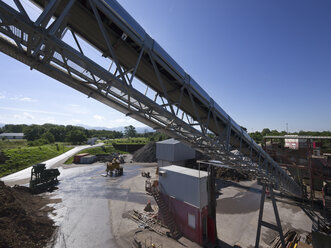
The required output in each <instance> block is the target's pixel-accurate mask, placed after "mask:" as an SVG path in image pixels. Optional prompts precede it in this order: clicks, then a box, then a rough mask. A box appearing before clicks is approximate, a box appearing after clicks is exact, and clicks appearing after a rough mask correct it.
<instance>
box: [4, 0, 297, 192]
mask: <svg viewBox="0 0 331 248" xmlns="http://www.w3.org/2000/svg"><path fill="white" fill-rule="evenodd" d="M35 2H36V1H35ZM37 2H38V3H39V4H41V5H42V6H43V7H44V10H43V12H42V13H41V14H40V16H39V17H38V18H37V20H36V22H32V21H31V20H30V18H29V16H28V14H27V13H26V12H25V10H24V8H23V6H21V5H20V4H19V1H15V3H16V4H17V8H18V11H17V10H15V9H14V8H12V7H10V6H9V5H7V4H5V3H4V2H3V1H1V2H0V19H1V22H0V32H1V33H2V36H1V37H0V49H1V51H2V52H4V53H6V54H7V55H9V56H11V57H13V58H15V59H17V60H19V61H21V62H23V63H25V64H27V65H29V66H30V67H31V68H34V69H37V70H39V71H41V72H42V73H44V74H47V75H48V76H50V77H52V78H55V79H57V80H58V81H60V82H62V83H64V84H66V85H68V86H70V87H72V88H74V89H76V90H78V91H80V92H82V93H84V94H86V95H88V96H89V97H92V98H94V99H96V100H98V101H100V102H102V103H104V104H106V105H108V106H110V107H112V108H115V109H117V110H118V111H121V112H122V113H124V114H126V115H129V116H131V117H132V118H134V119H136V120H138V121H140V122H142V123H144V124H146V125H148V126H150V127H152V128H154V129H158V130H160V131H162V132H164V133H166V134H167V135H169V136H171V137H174V138H177V139H179V140H181V141H184V142H185V143H187V144H189V145H191V146H192V147H194V148H196V149H199V150H201V151H203V152H205V153H207V154H210V155H211V156H212V157H213V158H215V159H218V160H220V161H223V162H224V163H227V164H229V165H233V166H237V167H239V168H242V169H246V170H253V171H254V172H255V173H256V174H258V175H259V176H261V177H263V178H264V179H265V180H268V181H269V182H272V183H274V184H275V186H276V187H277V186H279V187H281V188H282V189H284V190H285V191H287V192H289V193H291V194H294V195H298V196H300V195H301V190H300V187H299V186H298V185H297V184H296V183H295V182H294V181H293V180H292V179H291V178H290V177H289V176H288V175H287V174H286V172H285V171H283V170H282V169H281V168H280V167H279V166H278V164H277V163H276V162H274V161H273V160H272V158H271V157H270V156H269V155H268V154H267V153H265V152H264V151H263V150H262V149H261V148H260V147H259V146H258V145H257V144H256V143H255V142H254V141H253V140H252V139H251V138H250V137H249V136H248V135H247V133H245V132H244V131H243V130H242V129H241V128H240V127H239V129H238V124H236V123H235V122H234V121H233V120H232V119H231V118H230V117H229V116H228V115H227V114H226V113H225V112H224V113H223V114H222V111H219V110H218V108H216V107H215V105H214V102H213V101H212V100H210V103H209V107H208V108H206V107H205V105H203V104H202V103H201V101H200V100H199V99H198V98H197V95H196V91H195V90H194V88H192V87H193V86H192V85H191V84H190V79H189V78H188V77H186V78H185V79H184V80H183V82H182V84H181V85H180V87H177V88H176V87H174V85H176V84H172V88H169V82H168V80H167V78H166V77H165V74H166V70H165V69H164V68H167V65H166V64H165V63H164V62H163V61H161V60H160V58H159V57H158V56H156V54H155V53H154V52H153V50H152V49H151V46H150V43H151V42H153V40H151V38H150V37H147V38H146V39H145V41H144V42H143V43H141V44H139V43H137V44H136V43H134V47H135V49H132V48H131V47H129V45H130V44H131V45H132V43H133V42H132V40H130V39H129V38H127V34H129V35H130V30H125V32H126V33H125V32H123V33H122V35H121V36H119V35H118V34H116V33H114V32H113V31H112V30H110V28H109V26H107V25H106V24H105V23H109V22H110V21H109V20H107V19H106V17H105V13H106V12H107V13H108V12H109V10H108V9H107V8H106V9H105V7H104V3H102V1H74V0H70V1H60V0H51V1H49V3H48V5H45V6H44V5H43V4H45V1H37ZM78 10H79V11H78ZM82 13H84V19H87V20H86V21H87V23H89V24H88V25H89V26H88V27H84V25H80V26H79V25H78V26H77V23H76V24H75V22H74V20H75V18H78V17H80V15H81V14H82ZM77 16H78V17H77ZM108 16H110V15H108ZM52 17H53V18H55V20H54V21H53V22H52V23H51V18H52ZM113 18H114V19H116V17H114V16H113ZM86 25H87V24H86ZM91 27H93V32H94V33H95V37H94V38H91V37H90V36H89V37H87V33H88V32H87V31H85V32H84V28H86V29H88V28H91ZM68 30H70V31H71V33H72V36H73V38H74V40H75V42H76V45H77V47H78V49H75V48H73V47H72V46H73V45H72V44H68V43H66V42H65V41H64V40H63V39H62V38H63V36H64V34H65V33H66V31H68ZM117 36H118V37H117ZM77 37H82V38H84V39H85V40H87V41H89V42H91V43H92V44H94V47H97V48H98V49H99V50H100V51H101V52H102V54H103V55H104V56H106V57H107V58H109V62H110V63H111V64H115V68H116V69H115V70H113V71H111V70H107V69H105V68H103V67H102V66H100V65H98V64H96V63H95V62H94V61H92V60H91V59H90V58H88V57H87V56H85V55H84V52H83V50H82V49H81V46H80V45H79V40H78V39H77ZM93 39H94V41H95V43H93ZM118 43H120V44H121V46H118V47H117V48H116V49H115V46H116V44H118ZM129 43H130V44H129ZM124 48H126V49H127V51H131V52H132V54H134V55H135V56H132V54H131V55H130V56H131V57H130V56H129V55H128V53H127V51H126V50H124ZM123 57H130V58H132V57H133V58H134V59H133V62H132V61H131V62H130V63H129V62H128V61H126V60H125V58H123ZM143 69H145V71H144V70H143ZM146 72H148V73H147V75H145V74H146ZM145 77H146V78H145ZM135 78H136V79H138V80H139V81H141V82H143V83H144V84H145V85H146V87H147V89H148V88H151V89H152V90H153V91H154V92H155V96H154V98H153V99H152V98H150V97H148V96H147V95H146V94H144V93H141V92H139V91H138V90H137V89H135V88H134V87H133V85H132V82H133V80H134V79H135ZM157 99H158V100H160V99H161V101H162V104H160V103H158V102H157ZM196 127H197V128H196ZM238 130H239V131H238Z"/></svg>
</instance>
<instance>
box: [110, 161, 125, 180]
mask: <svg viewBox="0 0 331 248" xmlns="http://www.w3.org/2000/svg"><path fill="white" fill-rule="evenodd" d="M106 165H107V168H106V172H107V176H108V175H109V176H111V177H112V176H115V177H117V176H122V175H123V168H122V167H121V165H120V161H119V160H118V159H117V158H113V160H112V162H108V163H107V164H106Z"/></svg>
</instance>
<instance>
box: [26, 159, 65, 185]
mask: <svg viewBox="0 0 331 248" xmlns="http://www.w3.org/2000/svg"><path fill="white" fill-rule="evenodd" d="M59 175H60V172H59V170H58V169H46V164H36V165H33V166H32V169H31V179H30V188H31V189H39V190H46V189H48V188H49V187H51V186H53V185H54V184H56V183H58V179H57V177H58V176H59Z"/></svg>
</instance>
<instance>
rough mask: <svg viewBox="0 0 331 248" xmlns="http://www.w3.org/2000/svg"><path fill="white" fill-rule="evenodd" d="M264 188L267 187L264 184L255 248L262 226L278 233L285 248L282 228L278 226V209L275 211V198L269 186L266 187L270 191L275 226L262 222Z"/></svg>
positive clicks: (258, 241)
mask: <svg viewBox="0 0 331 248" xmlns="http://www.w3.org/2000/svg"><path fill="white" fill-rule="evenodd" d="M266 187H267V186H266V185H265V184H263V188H262V194H261V201H260V212H259V220H258V223H257V232H256V240H255V248H259V243H260V235H261V227H262V226H264V227H267V228H269V229H272V230H275V231H277V232H278V233H279V238H280V241H281V242H282V247H283V248H286V246H285V241H284V236H283V230H282V226H281V224H280V219H279V214H278V209H277V205H276V200H275V196H274V191H273V187H272V186H269V185H268V187H269V190H270V198H271V201H272V207H273V209H274V214H275V219H276V223H277V225H274V224H270V223H268V222H265V221H263V209H264V201H265V192H266Z"/></svg>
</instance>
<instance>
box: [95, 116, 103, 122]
mask: <svg viewBox="0 0 331 248" xmlns="http://www.w3.org/2000/svg"><path fill="white" fill-rule="evenodd" d="M93 118H94V119H96V120H98V121H103V120H105V118H104V117H103V116H101V115H93Z"/></svg>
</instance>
